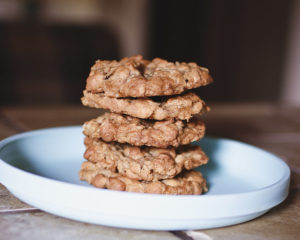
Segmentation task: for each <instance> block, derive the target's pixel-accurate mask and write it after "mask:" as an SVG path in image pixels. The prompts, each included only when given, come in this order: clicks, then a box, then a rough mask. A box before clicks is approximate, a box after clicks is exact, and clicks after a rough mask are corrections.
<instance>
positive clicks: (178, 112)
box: [81, 90, 209, 120]
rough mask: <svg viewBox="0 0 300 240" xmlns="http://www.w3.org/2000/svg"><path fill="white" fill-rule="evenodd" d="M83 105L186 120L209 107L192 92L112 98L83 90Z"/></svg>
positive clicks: (159, 118)
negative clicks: (164, 95) (155, 97)
mask: <svg viewBox="0 0 300 240" xmlns="http://www.w3.org/2000/svg"><path fill="white" fill-rule="evenodd" d="M83 94H84V96H83V97H82V98H81V101H82V103H83V105H84V106H88V107H94V108H103V109H106V110H110V111H111V112H114V113H120V114H126V115H130V116H132V117H137V118H143V119H154V120H165V119H170V118H176V119H180V120H188V119H190V118H191V117H192V116H193V115H195V114H203V113H205V112H207V111H209V107H208V106H207V105H206V104H205V102H204V101H203V100H201V99H200V98H199V97H198V96H197V94H195V93H193V92H188V93H185V94H183V95H181V96H172V97H158V99H155V100H154V99H152V98H137V99H136V98H113V97H107V96H105V95H104V94H103V93H92V92H88V91H86V90H85V91H84V92H83Z"/></svg>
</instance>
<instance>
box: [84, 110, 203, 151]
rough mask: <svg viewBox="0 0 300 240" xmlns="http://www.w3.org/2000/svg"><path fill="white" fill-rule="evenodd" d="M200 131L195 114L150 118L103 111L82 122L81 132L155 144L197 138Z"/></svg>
mask: <svg viewBox="0 0 300 240" xmlns="http://www.w3.org/2000/svg"><path fill="white" fill-rule="evenodd" d="M204 132H205V125H204V123H203V122H202V121H200V120H199V119H196V118H193V119H191V120H190V121H189V122H186V121H181V120H175V119H169V120H165V121H152V120H145V119H139V118H134V117H131V116H126V115H121V114H117V113H105V114H103V115H101V116H100V117H98V118H96V119H92V120H90V121H88V122H85V123H84V125H83V133H84V134H85V135H86V136H88V137H90V138H94V139H102V140H103V141H105V142H112V141H115V142H119V143H129V144H131V145H134V146H142V145H146V146H152V147H159V148H166V147H168V146H173V147H178V146H179V145H185V144H189V143H191V142H193V141H197V140H199V139H201V138H202V137H203V136H204Z"/></svg>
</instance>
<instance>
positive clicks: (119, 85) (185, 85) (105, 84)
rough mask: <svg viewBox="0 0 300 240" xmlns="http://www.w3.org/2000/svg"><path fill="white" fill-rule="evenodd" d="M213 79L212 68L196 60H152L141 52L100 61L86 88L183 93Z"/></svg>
mask: <svg viewBox="0 0 300 240" xmlns="http://www.w3.org/2000/svg"><path fill="white" fill-rule="evenodd" d="M212 81H213V80H212V78H211V76H210V75H209V71H208V69H206V68H203V67H200V66H198V65H197V64H196V63H185V62H181V63H180V62H175V63H173V62H168V61H166V60H163V59H160V58H155V59H153V60H152V61H148V60H145V59H143V57H142V56H140V55H138V56H133V57H129V58H123V59H121V60H120V61H119V62H118V61H107V60H97V61H96V63H95V65H94V66H92V68H91V71H90V74H89V77H88V78H87V83H86V89H87V90H88V91H91V92H93V93H104V95H105V96H109V97H149V96H164V95H175V94H180V93H182V92H184V91H185V90H188V89H193V88H197V87H200V86H205V85H207V84H209V83H211V82H212Z"/></svg>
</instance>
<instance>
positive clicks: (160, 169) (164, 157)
mask: <svg viewBox="0 0 300 240" xmlns="http://www.w3.org/2000/svg"><path fill="white" fill-rule="evenodd" d="M85 145H86V147H87V148H86V151H85V153H84V157H85V159H87V160H89V161H91V162H93V163H95V164H96V166H97V167H98V168H102V169H108V170H110V171H112V172H118V173H120V174H121V175H123V176H127V177H129V178H131V179H136V180H145V181H154V180H161V179H168V178H173V177H174V176H176V175H178V174H179V173H180V172H181V171H182V170H183V169H186V170H190V169H193V168H195V167H199V166H200V165H203V164H206V163H207V161H208V157H207V156H206V155H205V153H204V152H203V151H202V150H201V148H200V147H199V146H194V145H184V146H180V147H178V148H173V147H171V148H153V147H135V146H131V145H129V144H121V143H115V142H112V143H106V142H103V141H101V140H97V141H96V140H93V139H91V138H85Z"/></svg>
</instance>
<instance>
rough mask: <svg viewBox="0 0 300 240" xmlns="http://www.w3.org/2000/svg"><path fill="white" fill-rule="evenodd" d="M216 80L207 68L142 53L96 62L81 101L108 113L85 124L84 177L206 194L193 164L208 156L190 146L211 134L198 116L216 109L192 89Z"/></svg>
mask: <svg viewBox="0 0 300 240" xmlns="http://www.w3.org/2000/svg"><path fill="white" fill-rule="evenodd" d="M210 82H212V78H211V76H210V75H209V72H208V70H207V69H206V68H202V67H199V66H198V65H197V64H195V63H179V62H176V63H172V62H167V61H165V60H163V59H160V58H155V59H153V60H152V61H148V60H145V59H143V57H142V56H140V55H138V56H134V57H130V58H123V59H121V61H101V60H98V61H96V63H95V65H94V66H92V68H91V72H90V74H89V77H88V78H87V84H86V89H85V90H84V91H83V94H84V96H83V98H82V99H81V100H82V103H83V105H85V106H88V107H93V108H103V109H106V110H109V111H110V112H106V113H104V114H103V115H101V116H100V117H98V118H96V119H92V120H90V121H88V122H86V123H84V125H83V133H84V135H85V136H86V137H85V141H84V143H85V146H86V151H85V153H84V158H85V159H86V160H87V161H85V162H84V163H83V164H82V166H81V170H80V179H81V180H84V181H87V182H88V183H90V184H93V185H94V186H96V187H99V188H107V189H113V190H121V191H129V192H142V193H159V194H201V193H203V192H205V191H207V186H206V181H205V180H204V178H203V177H202V175H201V173H200V172H199V171H196V170H193V169H194V168H196V167H198V166H201V165H203V164H206V163H207V161H208V158H207V156H206V155H205V153H204V152H203V151H202V150H201V148H200V147H199V146H195V145H191V144H190V143H191V142H193V141H197V140H199V139H201V138H202V137H203V136H204V133H205V125H204V123H203V122H202V121H201V120H200V119H198V118H196V117H195V115H200V114H203V113H205V112H207V111H208V110H209V107H208V106H206V104H205V102H204V101H203V100H201V99H200V98H199V97H198V95H197V94H196V93H195V92H194V91H193V90H191V89H194V88H197V87H200V86H205V85H207V84H209V83H210Z"/></svg>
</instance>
